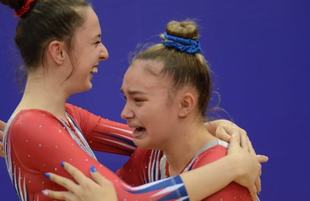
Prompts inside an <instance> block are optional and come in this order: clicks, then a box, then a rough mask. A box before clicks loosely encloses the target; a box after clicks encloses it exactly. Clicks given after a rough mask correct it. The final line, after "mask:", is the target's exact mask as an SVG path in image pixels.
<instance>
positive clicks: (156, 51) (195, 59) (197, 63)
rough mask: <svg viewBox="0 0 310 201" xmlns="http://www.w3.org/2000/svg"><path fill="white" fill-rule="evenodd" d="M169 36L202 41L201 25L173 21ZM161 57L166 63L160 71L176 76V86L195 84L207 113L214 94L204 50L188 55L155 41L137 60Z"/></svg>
mask: <svg viewBox="0 0 310 201" xmlns="http://www.w3.org/2000/svg"><path fill="white" fill-rule="evenodd" d="M166 32H167V34H169V35H172V36H177V37H180V38H186V39H194V40H198V38H199V35H198V26H197V24H196V23H195V22H194V21H190V20H187V21H181V22H178V21H170V22H169V23H168V24H167V26H166ZM138 59H141V60H157V61H161V62H163V64H164V67H163V69H162V70H161V72H160V74H161V75H163V76H166V75H168V76H170V77H171V78H172V79H173V85H174V88H175V89H178V88H180V87H182V86H184V85H188V84H189V85H191V86H193V87H194V88H195V89H196V90H197V92H198V109H199V111H200V113H201V115H205V112H206V109H207V107H208V102H209V99H210V94H211V76H210V70H209V66H208V64H207V61H206V59H205V58H204V56H203V55H202V54H201V53H195V54H188V53H186V52H182V51H179V50H176V49H174V48H171V47H166V46H164V45H163V44H155V45H153V46H151V47H149V48H147V49H146V50H144V51H142V52H139V53H138V54H137V55H135V56H134V58H133V60H132V62H133V61H134V60H138Z"/></svg>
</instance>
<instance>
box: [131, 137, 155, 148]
mask: <svg viewBox="0 0 310 201" xmlns="http://www.w3.org/2000/svg"><path fill="white" fill-rule="evenodd" d="M133 142H134V143H135V145H136V146H137V147H139V148H143V149H156V146H154V143H151V142H150V141H149V140H146V139H142V140H141V139H135V138H134V139H133Z"/></svg>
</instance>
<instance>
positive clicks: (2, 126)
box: [0, 120, 6, 131]
mask: <svg viewBox="0 0 310 201" xmlns="http://www.w3.org/2000/svg"><path fill="white" fill-rule="evenodd" d="M5 125H6V123H5V122H4V121H1V120H0V130H2V131H3V130H4V127H5Z"/></svg>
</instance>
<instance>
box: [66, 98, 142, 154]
mask: <svg viewBox="0 0 310 201" xmlns="http://www.w3.org/2000/svg"><path fill="white" fill-rule="evenodd" d="M66 111H67V112H68V113H69V114H70V115H71V116H72V117H73V118H74V119H75V120H76V123H77V124H78V127H80V128H81V130H82V133H83V134H84V135H85V138H86V140H87V141H88V143H89V145H90V147H91V148H92V149H93V150H96V151H102V152H110V153H116V154H122V155H131V154H132V153H133V151H134V150H135V149H136V146H135V145H134V143H133V141H132V135H131V130H130V128H129V127H128V126H127V125H126V124H122V123H118V122H115V121H110V120H107V119H105V118H102V117H100V116H98V115H95V114H92V113H90V112H88V111H87V110H85V109H83V108H80V107H77V106H74V105H72V104H66Z"/></svg>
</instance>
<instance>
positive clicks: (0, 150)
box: [0, 120, 5, 157]
mask: <svg viewBox="0 0 310 201" xmlns="http://www.w3.org/2000/svg"><path fill="white" fill-rule="evenodd" d="M4 127H5V122H3V121H1V120H0V156H1V157H4V147H3V136H4Z"/></svg>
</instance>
